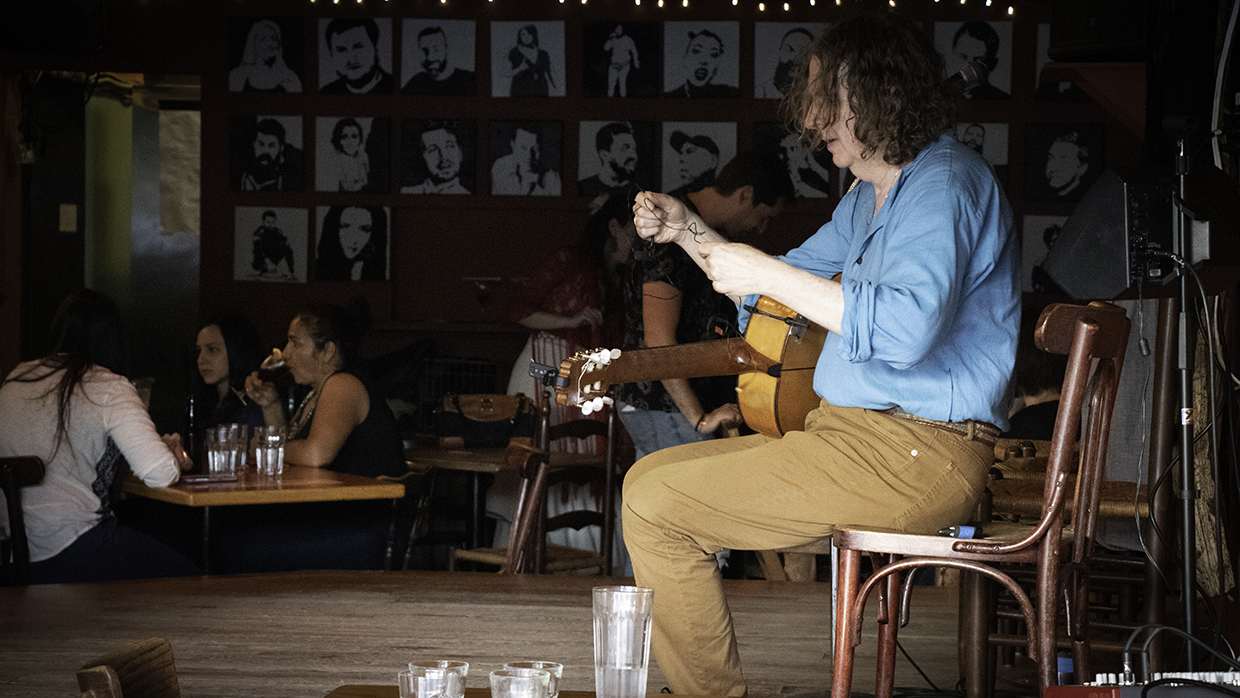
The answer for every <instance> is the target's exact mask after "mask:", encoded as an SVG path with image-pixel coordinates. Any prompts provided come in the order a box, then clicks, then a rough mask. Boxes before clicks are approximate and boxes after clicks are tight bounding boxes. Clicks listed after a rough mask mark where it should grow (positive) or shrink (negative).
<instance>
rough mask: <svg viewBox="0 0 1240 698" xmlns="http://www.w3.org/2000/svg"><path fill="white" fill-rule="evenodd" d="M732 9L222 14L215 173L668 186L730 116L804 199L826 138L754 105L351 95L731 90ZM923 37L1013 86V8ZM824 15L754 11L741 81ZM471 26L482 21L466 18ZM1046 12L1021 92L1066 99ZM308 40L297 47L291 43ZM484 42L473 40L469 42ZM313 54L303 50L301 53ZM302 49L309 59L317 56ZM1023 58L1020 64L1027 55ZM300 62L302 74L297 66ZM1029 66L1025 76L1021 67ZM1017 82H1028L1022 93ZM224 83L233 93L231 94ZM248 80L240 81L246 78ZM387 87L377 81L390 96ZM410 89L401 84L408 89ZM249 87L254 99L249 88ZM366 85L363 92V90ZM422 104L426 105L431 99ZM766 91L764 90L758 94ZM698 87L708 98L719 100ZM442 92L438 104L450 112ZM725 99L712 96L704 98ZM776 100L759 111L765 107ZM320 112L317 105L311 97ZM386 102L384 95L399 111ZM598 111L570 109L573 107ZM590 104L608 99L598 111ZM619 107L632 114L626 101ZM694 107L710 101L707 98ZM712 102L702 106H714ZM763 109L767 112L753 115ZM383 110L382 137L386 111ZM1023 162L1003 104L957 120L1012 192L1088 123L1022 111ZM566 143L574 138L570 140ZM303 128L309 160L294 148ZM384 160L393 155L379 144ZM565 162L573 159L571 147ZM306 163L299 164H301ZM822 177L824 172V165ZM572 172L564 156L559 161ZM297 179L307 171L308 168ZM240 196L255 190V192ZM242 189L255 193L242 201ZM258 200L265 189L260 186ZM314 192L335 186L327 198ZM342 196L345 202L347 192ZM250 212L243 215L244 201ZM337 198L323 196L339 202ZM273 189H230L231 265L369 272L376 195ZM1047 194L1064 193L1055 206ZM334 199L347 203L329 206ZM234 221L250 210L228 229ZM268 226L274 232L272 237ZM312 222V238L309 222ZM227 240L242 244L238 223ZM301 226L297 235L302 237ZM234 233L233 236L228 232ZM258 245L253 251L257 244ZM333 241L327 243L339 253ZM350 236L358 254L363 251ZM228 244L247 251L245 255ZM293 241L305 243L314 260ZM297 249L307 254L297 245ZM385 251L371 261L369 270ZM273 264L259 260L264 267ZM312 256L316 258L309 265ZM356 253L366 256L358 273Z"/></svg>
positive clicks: (370, 189) (347, 183)
mask: <svg viewBox="0 0 1240 698" xmlns="http://www.w3.org/2000/svg"><path fill="white" fill-rule="evenodd" d="M741 24H742V23H741V22H738V21H700V22H699V21H673V20H669V21H600V20H589V21H584V22H582V23H581V26H580V27H579V30H580V35H579V36H580V39H581V42H582V45H581V51H580V53H579V54H575V55H573V56H569V55H568V52H567V51H566V44H565V41H566V36H577V35H572V34H571V32H568V31H567V30H566V26H565V22H563V21H545V20H530V21H508V20H505V21H498V20H497V21H489V22H487V23H486V24H485V25H484V26H481V27H480V26H479V22H478V21H475V20H470V19H430V18H400V17H398V18H391V17H379V18H371V17H314V18H310V19H307V18H304V17H279V16H276V17H266V16H247V17H231V18H230V19H229V21H228V42H227V44H228V45H227V60H228V69H229V70H228V90H229V92H232V93H241V92H258V93H265V94H264V96H261V97H260V98H259V100H260V101H258V102H253V101H249V102H246V103H245V104H246V105H247V106H246V108H245V111H244V112H243V113H238V114H233V115H231V116H230V117H229V124H228V138H229V151H228V167H227V176H228V179H229V182H228V188H229V190H231V191H234V192H299V191H307V190H313V191H314V192H322V193H332V194H338V193H344V194H351V193H370V194H397V193H399V194H409V195H426V194H441V195H452V196H471V195H474V196H476V195H495V196H579V197H582V198H584V199H591V198H594V197H596V196H598V195H600V194H602V193H606V192H608V191H612V190H614V189H618V188H625V187H631V188H634V189H637V188H641V189H645V188H658V189H660V190H662V191H665V192H669V193H672V194H675V195H683V194H685V193H686V192H689V191H694V190H696V189H698V188H701V187H704V186H707V185H708V184H709V183H710V182H711V181H712V180H713V178H714V177H715V175H716V174H717V173H718V171H719V169H720V168H721V167H722V166H723V165H724V164H726V163H727V162H728V161H729V160H730V159H731V158H732V157H733V156H734V155H735V154H736V153H737V150H738V148H739V146H740V143H741V142H742V140H743V137H744V136H745V135H747V136H748V137H749V140H747V141H745V142H748V143H751V144H752V147H753V148H754V149H756V150H759V151H764V152H770V153H774V154H776V155H778V156H779V157H780V158H781V159H782V161H783V162H784V163H786V165H787V167H788V173H789V175H790V177H791V178H792V181H793V184H794V186H795V188H796V191H797V195H798V196H799V197H802V198H809V199H827V198H830V197H839V196H842V195H843V193H844V191H845V190H846V187H847V185H848V184H849V183H850V182H851V176H850V175H849V173H848V172H847V171H842V172H837V171H836V170H837V168H835V167H834V165H833V164H832V163H831V156H830V153H828V152H826V151H825V150H819V151H817V152H813V153H811V152H809V151H807V149H806V148H805V147H804V145H803V144H802V143H801V141H800V140H799V138H798V136H797V134H794V133H790V132H789V131H788V130H787V126H786V125H784V124H781V123H779V122H776V121H773V120H772V121H753V122H751V126H750V127H749V128H751V131H750V132H749V133H748V134H741V133H738V127H739V124H738V122H736V121H727V120H719V121H706V120H703V121H660V120H658V119H653V120H652V119H650V118H649V117H647V118H644V119H643V118H640V117H639V118H632V117H634V116H638V115H646V114H649V113H650V111H649V109H648V107H647V106H644V105H643V106H640V107H637V106H635V107H634V108H635V109H637V111H632V112H629V113H626V112H624V111H619V110H617V113H616V114H615V117H614V118H612V119H597V118H582V119H581V120H575V119H573V120H567V121H550V120H497V119H473V118H460V116H461V115H462V114H465V115H468V114H470V112H469V111H465V112H462V111H460V110H459V109H456V107H457V106H459V104H457V105H453V109H452V110H446V111H445V113H444V115H443V116H440V115H437V114H436V113H435V106H434V105H435V104H436V103H435V102H422V101H419V102H416V105H417V108H418V111H417V112H416V116H410V117H405V116H403V115H399V116H397V117H396V118H395V119H393V118H391V117H390V116H386V115H385V114H393V112H392V111H390V109H391V103H390V101H389V102H383V101H372V100H370V98H368V97H367V95H409V96H415V97H457V98H481V99H488V98H521V97H547V98H556V97H565V96H568V95H570V94H574V95H580V96H584V97H589V98H597V99H607V100H622V99H628V98H660V99H685V98H691V99H698V98H702V99H731V100H737V99H741V98H742V89H743V90H744V94H743V96H744V97H745V98H748V97H749V95H750V87H751V85H750V84H749V83H748V82H746V84H744V85H742V84H741V79H740V78H741V70H740V67H741V66H740V62H741V60H742V59H744V60H749V57H748V56H747V55H746V56H742V52H741V48H742V45H743V44H744V43H746V42H743V41H742V37H741ZM925 26H926V29H927V31H928V32H931V33H932V35H933V38H934V42H935V46H936V48H937V49H938V50H939V51H940V53H941V54H942V56H943V58H944V61H945V68H946V75H952V74H954V73H955V72H957V71H959V70H960V67H961V66H962V65H963V64H964V63H966V62H969V61H975V62H977V63H979V64H980V65H982V66H984V67H985V69H986V70H985V73H986V75H985V79H984V80H983V81H982V83H981V84H980V85H978V86H977V87H975V88H973V89H972V90H970V91H969V92H968V93H967V94H966V95H965V96H966V98H968V99H973V100H1002V99H1006V98H1009V97H1010V96H1011V95H1012V89H1013V83H1014V82H1015V81H1014V79H1013V75H1012V64H1013V57H1012V52H1013V45H1014V44H1013V33H1014V29H1013V27H1014V22H1012V21H978V20H974V21H966V22H943V21H937V22H930V21H927V22H926V24H925ZM828 27H829V25H823V24H821V23H815V22H776V21H755V22H753V35H752V46H751V47H749V48H747V49H746V51H749V50H752V51H753V56H752V61H753V63H752V66H753V72H752V98H753V99H755V100H769V102H767V103H766V104H774V103H775V102H776V101H777V100H779V99H781V98H783V97H784V96H785V95H786V93H787V92H788V90H789V87H790V85H791V82H792V79H793V77H794V75H795V74H796V72H797V70H798V69H800V68H801V67H802V66H803V65H804V62H805V60H806V56H807V47H808V46H809V45H810V44H811V43H812V42H813V41H814V40H815V39H816V38H817V37H818V36H820V34H821V32H823V31H825V30H826V29H827V28H828ZM480 32H483V33H486V35H487V36H485V37H480ZM1048 45H1049V25H1046V24H1039V25H1038V26H1037V42H1036V49H1037V56H1036V69H1037V72H1038V76H1037V79H1036V80H1035V82H1034V84H1035V85H1036V88H1035V89H1036V95H1034V97H1035V99H1037V100H1039V101H1043V100H1048V101H1049V100H1053V101H1072V100H1080V99H1083V98H1084V97H1083V93H1082V91H1081V90H1080V88H1079V87H1077V86H1076V85H1073V84H1072V83H1042V82H1041V79H1040V75H1041V71H1042V69H1043V67H1044V65H1045V64H1046V62H1047V61H1048V60H1049V56H1048V55H1047V47H1048ZM308 50H309V51H313V53H312V55H309V56H307V55H304V54H305V52H306V51H308ZM480 51H481V52H489V55H488V56H485V57H484V56H481V55H479V52H480ZM570 59H572V60H580V61H581V66H580V68H581V73H580V74H581V83H580V85H573V86H569V85H567V84H566V78H567V76H568V75H570V74H572V73H571V71H570V70H569V69H568V68H569V66H566V62H567V61H568V60H570ZM316 62H317V63H316ZM488 64H489V68H490V74H491V78H490V82H491V85H490V90H489V91H488V90H487V89H486V87H485V86H484V85H480V84H479V77H478V73H479V69H480V68H481V69H482V70H484V71H485V70H486V68H487V66H488ZM315 65H317V77H316V74H315ZM1026 65H1027V64H1026ZM306 80H310V81H311V82H312V83H316V84H311V85H305V84H304V82H305V81H306ZM1020 82H1021V84H1022V85H1026V84H1028V83H1027V79H1026V80H1024V81H1020ZM316 87H317V92H318V93H319V94H323V95H342V96H343V98H336V97H325V98H323V100H322V101H321V104H322V108H321V109H319V108H315V109H314V110H313V111H311V112H310V113H302V114H298V113H290V112H296V111H299V110H296V109H290V108H288V107H287V106H285V105H286V104H287V102H282V101H281V100H282V99H283V98H281V97H280V96H279V95H280V94H288V93H297V92H315V91H316ZM1024 97H1026V98H1027V97H1028V95H1024ZM237 99H238V100H239V103H240V100H241V99H242V98H240V97H238V98H237ZM245 99H247V100H248V99H250V98H248V97H247V98H245ZM389 100H390V98H389ZM412 104H414V103H411V106H412ZM256 105H258V106H256ZM371 105H375V106H371ZM428 105H431V106H429V107H428ZM762 108H763V109H769V107H768V106H765V105H764V106H763V107H762ZM713 110H714V107H712V113H711V115H710V116H716V114H715V113H714V111H713ZM453 112H454V113H453ZM718 113H719V115H720V116H722V118H724V119H726V118H727V115H730V114H731V113H733V112H730V111H729V110H728V108H727V107H724V108H722V109H721V110H720V111H719V112H718ZM769 113H771V114H772V115H773V112H769ZM323 114H326V115H323ZM396 114H399V112H396ZM586 114H588V116H589V117H595V116H596V115H595V114H591V113H589V110H588V109H587V110H585V114H583V116H585V115H586ZM604 114H605V115H606V116H611V114H609V113H606V112H604ZM631 115H632V116H631ZM710 116H708V117H707V118H710ZM716 118H719V116H716ZM767 118H770V117H767ZM574 126H575V130H576V131H577V142H576V147H577V157H576V162H575V166H576V175H575V176H576V179H577V184H576V186H575V187H574V186H572V185H571V184H570V185H569V186H568V187H567V188H565V187H564V186H563V183H562V181H561V179H562V176H563V174H564V173H565V166H566V163H565V162H564V159H565V155H566V154H568V153H571V150H570V151H565V147H566V143H565V140H564V139H565V138H572V131H573V130H574ZM396 127H399V134H395V135H397V136H398V138H395V137H394V134H393V133H392V130H393V129H394V128H396ZM1023 127H1024V128H1023V131H1024V143H1023V144H1021V145H1023V148H1024V163H1025V164H1024V170H1025V171H1024V173H1023V177H1021V176H1018V177H1017V178H1016V180H1019V181H1013V180H1012V178H1010V177H1009V173H1008V162H1009V147H1010V145H1009V134H1010V124H1009V123H1005V122H1002V121H996V120H993V117H990V120H985V121H982V120H976V121H969V120H962V121H960V122H959V123H958V124H956V128H955V136H956V138H957V139H958V140H960V141H961V142H963V143H965V144H967V145H969V146H970V147H973V148H975V149H976V150H977V151H978V152H979V153H981V154H982V155H983V157H985V158H986V159H987V160H988V161H989V162H990V163H991V164H992V165H993V166H994V168H995V171H996V174H997V175H998V177H999V180H1000V182H1001V183H1002V184H1003V185H1004V186H1005V187H1013V186H1020V187H1022V193H1023V200H1024V201H1027V202H1035V203H1036V202H1059V201H1065V202H1074V201H1077V200H1079V199H1080V197H1081V196H1082V195H1083V194H1084V192H1085V191H1086V190H1087V189H1088V188H1089V186H1090V185H1091V184H1092V183H1093V182H1094V180H1095V178H1096V177H1097V176H1098V175H1099V174H1101V172H1102V170H1103V169H1104V166H1105V163H1104V161H1103V156H1104V148H1105V132H1104V126H1103V125H1102V124H1100V123H1069V124H1059V123H1025V124H1023ZM567 147H570V148H571V144H569V145H568V146H567ZM310 148H313V166H312V167H313V169H312V170H311V169H309V168H310V167H311V166H310V164H309V163H308V162H307V159H308V154H307V149H310ZM395 163H399V170H398V171H393V169H394V168H393V164H395ZM570 166H571V165H570ZM311 175H312V177H311ZM833 175H834V177H835V179H834V180H833V179H832V177H833ZM570 176H572V175H571V170H570ZM311 178H312V179H313V182H310V181H308V180H309V179H311ZM244 203H247V204H250V203H255V202H254V201H253V200H252V199H251V200H247V201H245V202H244ZM258 203H260V204H261V203H266V202H263V201H261V200H260V201H259V202H258ZM270 203H271V204H278V203H281V202H280V201H279V199H278V198H277V199H273V200H271V202H270ZM324 203H332V204H337V203H339V199H331V200H329V201H325V202H324ZM346 208H353V207H346ZM249 209H255V210H256V211H257V213H255V212H252V211H251V212H248V213H246V214H245V215H246V216H248V217H247V218H246V220H245V221H244V225H243V224H242V218H241V216H242V211H243V210H245V211H249ZM337 209H340V210H339V211H337ZM299 210H300V209H290V208H287V207H281V206H271V205H268V206H262V205H259V206H245V207H237V212H238V213H237V216H238V219H237V233H236V236H237V250H238V258H237V260H236V263H235V276H236V278H237V279H238V280H242V279H245V280H267V281H270V280H278V281H301V282H304V281H305V280H306V279H307V278H311V279H328V278H332V279H337V278H338V279H345V280H348V279H368V280H375V279H386V278H388V275H389V273H390V270H389V269H388V262H387V250H388V247H389V241H388V233H389V229H390V223H391V221H390V215H389V214H390V211H389V210H388V209H387V208H386V207H379V208H378V209H376V208H375V207H362V208H360V209H358V210H356V211H351V212H350V213H349V215H347V216H346V215H344V213H345V211H344V210H343V209H342V208H341V207H340V206H338V205H337V206H320V207H318V209H317V214H318V215H317V216H316V217H314V218H315V220H317V221H319V223H320V225H319V227H318V228H316V230H317V231H318V234H317V236H311V235H310V233H309V231H310V228H311V226H312V225H313V222H314V221H311V220H310V218H311V217H310V216H308V215H307V214H306V212H305V211H302V212H301V216H300V219H299V218H298V214H297V213H296V212H297V211H299ZM1058 210H1061V209H1057V211H1058ZM263 212H271V213H274V214H275V217H276V219H277V221H276V223H275V224H273V225H272V226H268V227H269V228H271V229H273V230H276V231H279V235H276V234H275V233H265V237H263V239H264V240H268V241H272V242H265V243H264V245H266V247H263V249H268V248H269V249H270V250H276V249H277V247H278V245H277V244H276V242H277V241H280V240H283V242H282V243H281V244H284V245H288V246H291V247H292V248H293V250H294V252H298V253H299V254H300V258H299V257H298V255H297V254H290V255H285V257H283V258H280V259H276V261H275V262H272V259H273V255H275V252H274V251H273V252H271V254H269V255H267V257H265V258H264V259H266V260H267V261H266V262H264V264H263V265H260V266H261V268H260V267H256V266H254V265H255V264H257V261H256V260H258V256H259V252H258V251H257V250H259V247H257V246H255V245H256V244H257V243H255V240H256V239H257V238H255V236H256V235H257V234H258V233H257V232H256V231H259V230H267V228H265V227H264V225H263V217H262V215H261V214H262V213H263ZM361 212H365V213H366V214H367V215H368V216H369V218H370V219H371V222H370V223H368V224H366V226H365V227H366V228H367V230H368V234H369V235H372V236H374V237H375V238H376V239H378V238H381V239H382V244H381V245H379V247H381V248H382V251H378V250H377V249H375V245H374V244H371V243H367V245H365V246H364V247H366V252H365V253H364V256H365V257H366V259H367V260H371V258H372V255H374V259H378V258H379V257H382V260H383V261H382V264H381V265H380V264H379V263H378V262H376V261H367V262H365V263H363V262H357V263H354V264H353V265H352V266H349V268H348V270H347V272H342V271H340V269H343V268H344V267H345V265H344V264H343V263H338V262H335V261H330V260H332V259H333V257H332V256H331V255H332V254H335V252H334V250H335V249H336V248H337V247H338V248H339V249H340V250H346V249H349V250H351V249H353V248H352V247H348V248H346V246H345V245H344V244H343V243H337V242H331V243H330V246H331V249H332V250H333V252H330V253H329V254H328V256H327V257H326V259H327V260H329V261H327V262H321V259H320V258H321V257H322V255H321V254H320V252H322V251H323V249H324V248H323V247H322V245H323V244H324V243H323V228H322V223H323V222H324V221H326V222H327V223H328V225H329V226H330V227H331V228H332V232H331V234H330V235H329V236H328V240H329V241H332V240H337V239H339V238H340V237H341V233H340V230H341V228H342V227H343V228H344V229H345V230H346V237H347V234H348V231H351V230H352V229H353V228H355V227H356V228H361V227H363V226H360V225H357V226H354V225H353V222H352V221H351V220H350V217H351V216H352V217H362V216H361ZM342 216H343V218H344V219H345V221H344V222H343V223H342V222H341V221H340V220H339V219H340V218H341V217H342ZM243 227H248V230H245V231H244V232H243V231H242V228H243ZM280 236H283V237H280ZM311 237H313V238H314V239H313V240H312V239H310V238H311ZM243 241H244V243H245V244H244V245H242V242H243ZM298 245H300V246H301V247H300V248H299V247H298ZM243 248H244V249H243ZM264 254H266V253H264ZM341 254H343V252H342V253H341ZM358 254H363V253H361V252H360V251H359V252H358ZM242 257H244V259H243V258H242ZM310 260H313V262H311V261H310ZM311 263H312V264H313V265H314V269H313V270H311V269H310V268H309V265H310V264H311ZM379 266H382V272H380V271H377V269H378V268H379ZM277 268H278V269H279V271H276V269H277ZM320 271H322V273H319V272H320ZM363 272H364V273H363Z"/></svg>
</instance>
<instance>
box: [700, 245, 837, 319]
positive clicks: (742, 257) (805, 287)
mask: <svg viewBox="0 0 1240 698" xmlns="http://www.w3.org/2000/svg"><path fill="white" fill-rule="evenodd" d="M699 254H701V255H702V257H703V269H705V270H706V275H707V276H709V277H710V279H711V281H712V282H714V287H715V290H716V291H718V292H720V293H723V294H726V295H728V296H730V297H732V298H734V299H741V298H744V297H745V296H749V295H752V294H760V295H764V296H768V297H770V298H772V299H774V300H777V301H779V302H780V303H783V304H784V305H786V306H788V307H789V308H794V309H796V311H797V312H798V313H801V314H802V315H804V316H805V317H807V318H809V319H810V320H812V321H814V322H816V323H818V324H819V325H822V326H823V327H825V328H827V329H828V330H829V331H831V332H837V333H838V332H839V331H840V323H841V322H842V320H843V317H844V290H843V288H842V287H841V286H840V283H839V282H838V281H835V280H833V279H824V278H822V277H821V276H817V275H815V274H811V273H810V272H807V271H804V270H801V269H797V268H796V267H794V266H792V265H791V264H788V263H787V262H784V261H782V260H779V259H776V258H774V257H772V256H770V255H768V254H766V253H764V252H762V251H761V250H758V249H756V248H754V247H751V246H749V245H744V244H741V243H735V242H725V243H706V244H702V245H699Z"/></svg>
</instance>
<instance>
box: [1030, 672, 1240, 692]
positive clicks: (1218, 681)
mask: <svg viewBox="0 0 1240 698" xmlns="http://www.w3.org/2000/svg"><path fill="white" fill-rule="evenodd" d="M1154 677H1155V680H1159V679H1165V680H1170V681H1174V680H1175V679H1189V680H1192V681H1200V682H1202V683H1208V684H1211V685H1214V686H1219V687H1221V688H1223V689H1226V690H1230V691H1240V672H1237V671H1213V672H1204V671H1195V672H1183V673H1176V674H1155V675H1154ZM1115 679H1116V676H1115V674H1110V675H1109V676H1108V675H1104V674H1098V676H1097V679H1096V680H1095V682H1094V685H1085V686H1051V687H1050V688H1048V689H1046V692H1045V693H1043V694H1042V698H1141V693H1142V692H1143V691H1144V690H1145V686H1146V684H1141V683H1135V684H1126V685H1116V681H1115ZM1219 696H1220V692H1219V691H1215V690H1213V689H1211V688H1209V687H1206V686H1197V685H1193V684H1174V683H1168V684H1160V685H1157V686H1154V687H1152V688H1150V690H1149V692H1148V693H1147V694H1146V698H1219Z"/></svg>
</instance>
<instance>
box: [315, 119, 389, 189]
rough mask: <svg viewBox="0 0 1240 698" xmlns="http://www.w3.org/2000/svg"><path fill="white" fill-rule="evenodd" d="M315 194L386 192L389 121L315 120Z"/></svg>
mask: <svg viewBox="0 0 1240 698" xmlns="http://www.w3.org/2000/svg"><path fill="white" fill-rule="evenodd" d="M314 130H315V147H314V172H315V175H314V189H315V191H368V192H386V191H388V157H389V156H388V145H389V144H390V143H391V138H390V137H389V133H388V120H387V119H384V118H372V117H366V116H357V117H353V116H345V117H337V116H320V117H318V118H317V119H315V126H314Z"/></svg>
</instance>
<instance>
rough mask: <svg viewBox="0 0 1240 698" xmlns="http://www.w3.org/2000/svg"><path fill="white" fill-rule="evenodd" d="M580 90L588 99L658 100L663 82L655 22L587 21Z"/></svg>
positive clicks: (584, 31)
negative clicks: (656, 98)
mask: <svg viewBox="0 0 1240 698" xmlns="http://www.w3.org/2000/svg"><path fill="white" fill-rule="evenodd" d="M581 43H582V45H581V55H583V56H585V69H584V70H583V71H582V83H583V84H582V88H583V89H582V91H583V92H584V93H585V95H586V96H587V97H658V96H659V93H660V92H661V88H660V87H659V86H660V85H661V84H662V83H661V80H662V79H663V54H662V53H661V52H660V51H659V25H658V23H657V22H587V23H586V25H585V27H584V28H583V30H582V42H581Z"/></svg>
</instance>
